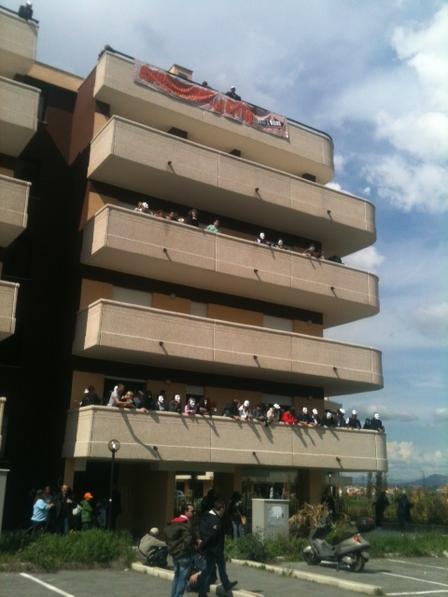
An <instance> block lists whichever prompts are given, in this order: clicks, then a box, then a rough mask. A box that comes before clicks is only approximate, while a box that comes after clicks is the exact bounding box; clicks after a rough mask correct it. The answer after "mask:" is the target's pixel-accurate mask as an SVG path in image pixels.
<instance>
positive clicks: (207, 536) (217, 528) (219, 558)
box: [199, 499, 238, 597]
mask: <svg viewBox="0 0 448 597" xmlns="http://www.w3.org/2000/svg"><path fill="white" fill-rule="evenodd" d="M225 510H226V505H225V503H224V501H223V500H221V499H217V500H215V503H214V504H213V508H212V509H211V510H210V511H209V512H206V513H205V514H204V515H203V516H202V518H201V520H200V522H199V536H200V539H201V544H200V550H201V552H202V553H203V554H204V555H205V561H206V566H205V570H204V572H203V573H202V574H201V577H200V582H199V597H207V593H208V591H209V589H210V581H211V577H212V575H213V572H214V570H215V566H217V567H218V573H219V578H220V579H221V583H222V586H223V589H224V591H230V590H231V589H233V587H234V586H235V585H236V584H237V583H238V581H233V582H232V581H231V580H230V579H229V577H228V576H227V570H226V561H225V558H224V525H223V516H224V512H225Z"/></svg>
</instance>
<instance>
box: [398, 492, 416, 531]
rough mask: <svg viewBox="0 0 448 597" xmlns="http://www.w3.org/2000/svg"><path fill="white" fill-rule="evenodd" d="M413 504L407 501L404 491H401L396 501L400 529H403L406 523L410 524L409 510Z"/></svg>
mask: <svg viewBox="0 0 448 597" xmlns="http://www.w3.org/2000/svg"><path fill="white" fill-rule="evenodd" d="M412 506H413V504H411V502H410V501H409V498H408V496H407V494H406V490H405V489H403V491H402V492H401V495H400V497H399V498H398V499H397V518H398V524H399V526H400V528H401V529H404V528H405V526H406V523H407V522H412V518H411V508H412Z"/></svg>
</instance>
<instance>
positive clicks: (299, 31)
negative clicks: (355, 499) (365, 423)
mask: <svg viewBox="0 0 448 597" xmlns="http://www.w3.org/2000/svg"><path fill="white" fill-rule="evenodd" d="M3 4H4V5H6V6H7V7H8V8H12V9H15V10H17V8H18V5H19V1H16V2H11V1H9V0H6V1H5V0H3ZM33 4H34V11H35V12H34V16H35V17H36V18H37V19H38V20H39V21H40V31H39V41H38V60H40V61H42V62H48V63H49V64H51V65H53V66H57V67H59V68H62V69H64V70H68V71H70V72H73V73H76V74H78V75H81V76H85V75H87V74H88V73H89V72H90V71H91V70H92V68H93V67H94V66H95V63H96V58H97V55H98V53H99V51H100V50H101V49H102V48H103V47H104V45H105V44H109V45H111V46H112V47H113V48H115V49H117V50H120V51H122V52H125V53H126V54H130V55H132V56H134V57H136V58H138V59H139V60H142V61H144V62H149V63H151V64H154V65H157V66H159V67H162V68H166V69H168V68H169V67H170V66H171V64H173V63H177V64H181V65H183V66H186V67H188V68H191V69H193V70H194V79H195V80H196V81H202V80H204V79H206V80H207V81H208V82H209V84H210V85H211V86H213V87H214V88H216V89H222V90H226V89H228V87H229V85H231V84H235V85H236V86H237V91H238V93H239V94H240V95H242V97H243V99H246V100H247V101H249V102H253V103H255V104H258V105H260V106H263V107H266V108H269V109H271V110H273V111H275V112H277V113H280V114H285V115H287V116H289V117H291V118H294V119H296V120H299V121H301V122H304V123H306V124H309V125H311V126H314V127H316V128H319V129H322V130H324V131H326V132H328V133H329V134H330V135H331V136H332V137H333V140H334V143H335V167H336V171H335V177H334V180H333V181H332V183H330V184H331V185H332V186H333V187H334V188H337V189H342V190H344V191H346V192H349V193H353V194H354V195H357V196H361V197H364V198H366V199H368V200H369V201H371V202H372V203H374V204H375V206H376V222H377V236H378V238H377V242H376V244H375V245H374V246H372V247H368V248H367V249H365V250H363V251H360V252H359V253H356V254H354V255H352V256H350V257H347V258H346V259H345V262H346V263H347V264H351V265H354V266H356V267H360V268H363V269H366V270H369V271H372V272H375V273H377V274H378V275H379V277H380V297H381V312H380V314H379V315H377V316H375V317H373V318H369V319H366V320H362V321H360V322H355V323H352V324H348V325H345V326H340V327H338V328H334V329H331V330H328V331H327V333H326V336H327V337H330V338H335V339H339V340H345V341H349V342H355V343H359V344H364V345H368V346H372V347H375V348H379V349H380V350H382V351H383V369H384V376H385V386H384V389H382V390H379V391H376V392H371V393H366V394H359V395H352V396H346V397H344V398H343V404H344V406H345V407H346V409H351V408H356V409H357V410H358V411H359V413H360V415H361V416H362V417H363V416H365V415H367V414H371V413H373V412H374V411H375V410H378V411H379V412H380V413H381V416H382V419H383V421H384V423H385V425H386V428H387V434H388V456H389V468H390V473H389V475H390V478H393V479H398V480H409V479H415V478H420V479H421V478H422V477H424V476H425V477H427V476H429V475H430V474H433V473H443V474H448V401H447V378H448V359H447V353H448V350H447V349H448V346H447V344H448V293H447V290H448V288H447V287H448V268H447V263H448V259H447V254H448V239H447V234H446V231H447V230H448V227H447V223H448V222H447V212H448V195H447V191H448V169H447V161H448V76H447V73H448V3H447V2H443V1H438V0H425V1H424V2H422V1H421V0H370V1H364V2H361V1H360V0H314V1H313V2H310V1H309V0H280V1H279V2H270V1H267V0H257V1H256V2H255V1H254V0H245V1H243V0H238V1H237V0H226V1H224V2H220V3H213V2H209V1H207V0H189V1H187V0H129V1H128V2H126V3H125V2H123V1H121V2H120V1H118V0H76V1H72V2H67V1H66V2H63V1H61V0H57V1H56V0H35V1H34V3H33Z"/></svg>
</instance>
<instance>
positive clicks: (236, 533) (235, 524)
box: [232, 520, 243, 539]
mask: <svg viewBox="0 0 448 597" xmlns="http://www.w3.org/2000/svg"><path fill="white" fill-rule="evenodd" d="M232 529H233V538H234V539H238V538H239V537H242V536H243V525H242V524H241V522H239V521H237V520H232Z"/></svg>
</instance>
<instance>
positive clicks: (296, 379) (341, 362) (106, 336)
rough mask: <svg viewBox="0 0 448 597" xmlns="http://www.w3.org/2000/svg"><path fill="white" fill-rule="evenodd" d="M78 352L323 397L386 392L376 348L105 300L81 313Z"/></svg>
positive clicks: (75, 351)
mask: <svg viewBox="0 0 448 597" xmlns="http://www.w3.org/2000/svg"><path fill="white" fill-rule="evenodd" d="M73 352H74V354H76V355H79V356H85V357H88V358H90V357H92V358H98V359H104V360H111V361H121V362H123V361H125V362H129V363H137V364H142V365H151V366H155V367H157V366H159V367H169V368H172V369H188V370H193V371H203V372H210V373H216V374H221V375H233V376H238V375H241V376H246V377H253V378H258V379H269V380H272V381H280V382H288V383H297V384H304V385H311V386H317V387H322V388H323V389H324V392H325V394H326V395H338V394H349V393H354V392H363V391H369V390H377V389H379V388H381V387H382V385H383V378H382V371H381V353H380V352H378V351H376V350H373V349H371V348H366V347H361V346H354V345H351V344H345V343H342V342H336V341H331V340H326V339H323V338H316V337H314V336H306V335H304V334H294V333H290V332H282V331H278V330H272V329H268V328H262V327H256V326H251V325H243V324H238V323H233V322H227V321H221V320H215V319H208V318H204V317H197V316H194V315H185V314H183V313H175V312H169V311H163V310H160V309H153V308H149V307H141V306H138V305H131V304H125V303H120V302H116V301H110V300H102V299H101V300H98V301H96V302H94V303H92V304H91V305H89V307H87V308H86V309H84V310H82V311H80V312H79V313H78V319H77V324H76V333H75V340H74V346H73Z"/></svg>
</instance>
